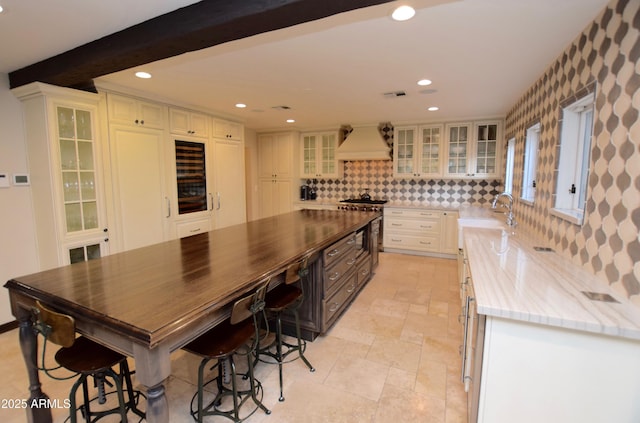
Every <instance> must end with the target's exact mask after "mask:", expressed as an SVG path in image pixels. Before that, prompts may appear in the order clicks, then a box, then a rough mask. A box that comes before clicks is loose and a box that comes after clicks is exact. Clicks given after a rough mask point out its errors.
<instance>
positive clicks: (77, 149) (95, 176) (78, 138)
mask: <svg viewBox="0 0 640 423" xmlns="http://www.w3.org/2000/svg"><path fill="white" fill-rule="evenodd" d="M13 93H14V94H15V95H16V97H17V98H19V99H20V100H21V101H22V104H23V111H24V119H25V131H26V147H27V155H28V159H29V173H30V176H31V193H32V201H33V206H34V215H35V233H36V237H37V240H36V241H37V242H36V246H37V247H36V248H37V251H38V258H39V261H40V267H41V268H42V269H47V268H52V267H56V266H61V265H64V264H69V263H72V262H75V261H82V260H87V259H91V258H97V257H100V256H103V255H106V254H108V252H109V249H108V245H109V244H108V241H109V231H108V226H107V222H106V208H105V201H104V194H105V193H104V183H103V182H104V181H103V172H102V157H101V154H100V153H101V143H100V136H99V132H100V131H99V127H100V126H99V122H98V104H99V96H98V95H96V94H91V93H86V92H83V91H76V90H72V89H67V88H60V87H54V86H51V85H47V84H42V83H37V82H36V83H32V84H28V85H25V86H22V87H19V88H16V89H14V90H13Z"/></svg>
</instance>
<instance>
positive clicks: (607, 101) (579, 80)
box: [505, 0, 640, 305]
mask: <svg viewBox="0 0 640 423" xmlns="http://www.w3.org/2000/svg"><path fill="white" fill-rule="evenodd" d="M638 63H640V1H637V0H613V1H611V2H610V3H609V4H608V6H607V7H606V9H605V10H604V11H603V12H602V13H601V14H600V15H599V16H598V17H597V18H596V19H595V21H594V22H593V23H592V24H591V25H589V26H588V27H587V28H586V29H585V31H584V32H583V33H581V34H579V36H578V37H577V38H576V39H575V41H574V42H573V43H572V44H571V45H570V46H569V47H568V48H567V49H566V50H565V51H564V53H563V54H562V55H561V56H560V57H559V58H558V59H557V60H556V61H555V62H554V63H552V64H551V66H550V67H549V68H548V69H547V71H546V72H545V73H544V74H543V75H542V77H541V78H540V79H539V80H538V81H536V83H535V84H533V86H532V87H531V88H530V89H529V90H528V91H527V92H526V93H525V94H524V95H523V96H522V97H521V99H520V100H519V101H518V102H517V103H516V105H515V106H514V107H513V108H512V109H511V110H510V111H509V113H508V114H507V116H506V119H505V139H509V138H511V137H514V136H515V138H516V154H515V157H516V160H515V169H516V172H515V175H514V188H513V191H514V197H520V195H521V184H522V172H521V171H518V169H522V166H523V161H524V159H523V157H524V143H525V131H526V128H527V125H528V124H530V123H531V122H534V121H539V122H540V123H541V133H540V150H539V159H538V167H537V175H536V183H537V188H536V197H535V202H534V205H533V206H530V205H527V204H524V203H522V202H517V203H516V205H515V207H514V211H515V214H516V220H517V221H518V222H519V224H520V225H522V226H525V227H526V228H527V229H529V230H531V231H532V232H533V233H534V234H535V235H537V236H538V237H540V238H542V239H548V240H551V242H552V244H553V246H554V249H555V250H556V251H558V252H560V253H562V254H564V255H565V256H567V257H570V258H571V259H572V260H573V261H574V262H575V263H577V264H579V265H582V266H584V267H586V268H587V269H588V270H590V271H591V272H593V273H594V274H596V275H597V276H600V277H601V278H602V279H603V280H605V281H607V282H608V283H609V284H610V285H611V286H612V287H613V288H614V289H615V290H616V291H618V292H620V293H622V294H624V295H626V296H629V297H630V298H631V299H632V300H633V301H634V302H635V303H636V304H639V305H640V236H639V233H640V151H639V150H640V120H639V119H638V118H639V111H638V110H639V109H640V72H639V70H638V65H637V64H638ZM594 81H595V83H596V85H595V116H594V134H593V141H592V150H591V162H590V170H589V184H588V192H587V197H588V200H587V205H586V210H585V219H584V224H583V225H575V224H572V223H569V222H568V221H565V220H562V219H560V218H558V217H555V216H553V215H551V214H550V213H549V209H550V208H551V207H553V201H554V195H553V193H554V192H555V190H556V187H555V185H556V179H555V176H556V174H555V170H556V165H557V159H558V157H557V155H558V149H557V146H558V142H559V141H558V134H559V129H560V126H559V125H560V119H561V108H562V105H563V104H565V103H566V100H567V99H569V98H571V97H572V96H574V95H575V94H576V93H577V92H578V91H580V90H582V89H583V88H584V87H587V86H589V85H590V84H592V83H593V82H594Z"/></svg>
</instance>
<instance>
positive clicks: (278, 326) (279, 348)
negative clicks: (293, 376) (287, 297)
mask: <svg viewBox="0 0 640 423" xmlns="http://www.w3.org/2000/svg"><path fill="white" fill-rule="evenodd" d="M276 352H277V355H278V372H279V376H280V398H278V401H280V402H282V401H284V395H283V393H282V360H283V358H282V313H278V315H277V316H276Z"/></svg>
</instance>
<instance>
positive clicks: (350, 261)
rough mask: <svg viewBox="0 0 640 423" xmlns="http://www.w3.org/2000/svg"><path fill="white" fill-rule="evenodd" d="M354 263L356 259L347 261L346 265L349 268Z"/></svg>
mask: <svg viewBox="0 0 640 423" xmlns="http://www.w3.org/2000/svg"><path fill="white" fill-rule="evenodd" d="M355 262H356V259H351V260H349V261H348V262H347V264H348V265H349V266H352V265H353V263H355Z"/></svg>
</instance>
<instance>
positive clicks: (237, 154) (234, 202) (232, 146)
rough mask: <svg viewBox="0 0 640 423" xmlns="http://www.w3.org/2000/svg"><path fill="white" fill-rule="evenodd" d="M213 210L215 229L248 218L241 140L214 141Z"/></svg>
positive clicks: (244, 220) (242, 221)
mask: <svg viewBox="0 0 640 423" xmlns="http://www.w3.org/2000/svg"><path fill="white" fill-rule="evenodd" d="M212 142H213V177H214V195H213V202H214V204H213V211H214V222H215V227H216V229H218V228H224V227H226V226H230V225H235V224H238V223H244V222H246V220H247V200H246V195H245V161H244V143H243V142H238V141H231V140H226V139H214V140H213V141H212Z"/></svg>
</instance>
